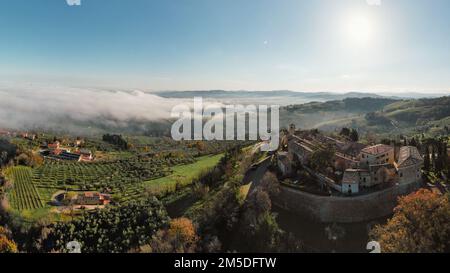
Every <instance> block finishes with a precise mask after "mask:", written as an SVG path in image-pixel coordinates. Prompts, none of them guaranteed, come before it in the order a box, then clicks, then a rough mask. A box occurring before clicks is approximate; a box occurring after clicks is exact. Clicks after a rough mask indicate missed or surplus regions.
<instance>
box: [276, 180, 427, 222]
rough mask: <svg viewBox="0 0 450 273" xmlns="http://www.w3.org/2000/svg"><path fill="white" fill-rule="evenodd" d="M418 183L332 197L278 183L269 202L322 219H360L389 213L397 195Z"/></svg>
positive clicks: (411, 190)
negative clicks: (278, 186) (274, 196)
mask: <svg viewBox="0 0 450 273" xmlns="http://www.w3.org/2000/svg"><path fill="white" fill-rule="evenodd" d="M419 187H420V183H416V182H412V183H408V184H402V185H398V186H394V187H391V188H388V189H385V190H382V191H379V192H374V193H371V194H366V195H361V196H355V197H336V196H318V195H314V194H311V193H306V192H303V191H300V190H296V189H293V188H290V187H287V186H281V192H280V195H279V196H277V197H276V198H274V200H273V202H274V203H275V205H278V206H280V207H283V208H285V209H288V210H291V211H293V212H298V213H301V214H304V213H307V214H309V215H311V216H312V217H313V218H315V219H317V220H318V221H321V222H325V223H331V222H336V223H352V222H363V221H370V220H373V219H377V218H381V217H385V216H389V215H390V214H392V212H393V209H394V208H395V206H396V205H397V199H398V197H399V196H402V195H407V194H409V193H411V192H413V191H415V190H417V189H418V188H419Z"/></svg>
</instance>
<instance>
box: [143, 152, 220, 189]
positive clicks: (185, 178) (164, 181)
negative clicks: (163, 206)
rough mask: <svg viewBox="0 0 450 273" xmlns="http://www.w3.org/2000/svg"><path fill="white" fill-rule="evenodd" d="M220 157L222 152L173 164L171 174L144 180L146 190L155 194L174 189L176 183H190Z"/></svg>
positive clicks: (214, 164)
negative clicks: (181, 163) (180, 163)
mask: <svg viewBox="0 0 450 273" xmlns="http://www.w3.org/2000/svg"><path fill="white" fill-rule="evenodd" d="M222 157H223V154H218V155H214V156H203V157H199V158H197V161H196V162H195V163H192V164H188V165H179V166H175V167H173V168H172V171H173V173H172V174H171V175H169V176H166V177H162V178H158V179H153V180H149V181H146V182H144V187H145V189H146V190H147V191H150V192H153V193H156V194H158V193H161V192H171V191H175V188H176V185H177V184H179V185H181V186H186V185H188V184H190V183H191V182H192V180H193V179H195V178H197V177H199V176H200V174H202V172H204V171H206V170H208V169H210V168H212V167H214V166H216V165H217V163H219V161H220V159H221V158H222Z"/></svg>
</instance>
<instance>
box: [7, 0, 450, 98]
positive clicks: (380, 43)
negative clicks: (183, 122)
mask: <svg viewBox="0 0 450 273" xmlns="http://www.w3.org/2000/svg"><path fill="white" fill-rule="evenodd" d="M81 1H82V5H81V6H68V5H67V4H66V0H33V1H30V0H0V4H1V8H0V81H17V82H44V83H60V84H66V85H76V86H105V87H106V86H107V87H117V88H140V89H145V90H206V89H227V90H242V89H247V90H281V89H290V90H296V91H340V92H343V91H367V92H381V91H382V92H393V93H394V92H401V91H415V92H447V93H450V76H449V75H450V16H449V11H450V1H448V0H381V4H379V0H159V1H157V0H129V1H124V0H81ZM368 2H370V3H372V5H369V4H368ZM373 3H375V5H374V4H373ZM378 4H379V5H378Z"/></svg>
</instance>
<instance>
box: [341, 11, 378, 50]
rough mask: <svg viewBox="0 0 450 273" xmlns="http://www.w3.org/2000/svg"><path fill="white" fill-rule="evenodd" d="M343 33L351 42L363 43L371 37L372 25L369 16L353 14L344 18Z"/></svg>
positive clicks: (369, 40) (372, 34) (370, 39)
mask: <svg viewBox="0 0 450 273" xmlns="http://www.w3.org/2000/svg"><path fill="white" fill-rule="evenodd" d="M345 33H346V36H347V39H348V40H349V41H350V42H351V43H353V44H357V45H365V44H368V43H369V42H371V41H372V39H373V36H374V26H373V23H372V21H371V20H370V18H369V17H367V16H364V15H353V16H351V17H349V18H347V20H346V25H345Z"/></svg>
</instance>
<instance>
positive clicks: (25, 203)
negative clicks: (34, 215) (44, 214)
mask: <svg viewBox="0 0 450 273" xmlns="http://www.w3.org/2000/svg"><path fill="white" fill-rule="evenodd" d="M7 174H8V177H9V178H10V179H11V180H12V182H13V189H12V191H11V192H10V194H9V196H10V201H11V206H12V207H13V208H14V209H17V210H34V209H39V208H43V207H44V204H45V200H43V199H42V198H41V197H40V195H39V192H38V190H37V189H36V187H35V185H34V184H33V179H32V170H31V168H28V167H22V166H18V167H12V168H10V169H9V170H8V171H7Z"/></svg>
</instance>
